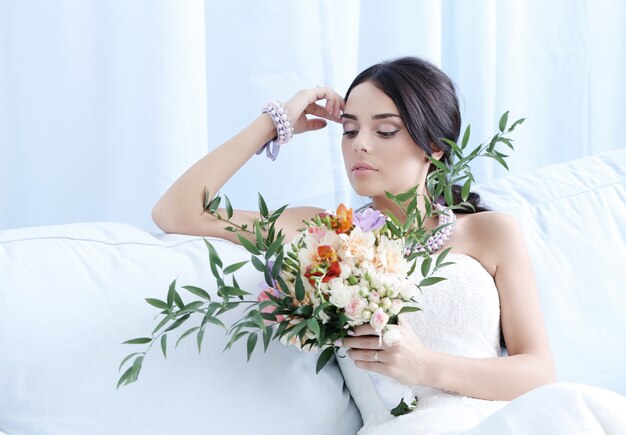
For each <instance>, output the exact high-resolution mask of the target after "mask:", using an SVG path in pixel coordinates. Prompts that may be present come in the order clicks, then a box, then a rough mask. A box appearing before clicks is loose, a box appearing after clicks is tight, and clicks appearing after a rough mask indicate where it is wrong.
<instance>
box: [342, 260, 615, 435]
mask: <svg viewBox="0 0 626 435" xmlns="http://www.w3.org/2000/svg"><path fill="white" fill-rule="evenodd" d="M446 260H447V261H452V262H454V263H455V264H453V265H449V266H446V267H444V268H442V269H440V270H439V271H438V272H437V273H436V276H443V277H445V278H447V279H446V280H445V281H442V282H440V283H438V284H436V285H434V286H431V287H425V288H424V289H423V293H422V294H421V295H420V296H419V298H418V306H419V307H420V308H421V309H422V311H418V312H415V313H407V314H404V315H403V316H404V317H405V319H406V320H407V321H408V322H409V323H410V324H411V326H412V327H413V329H414V331H415V333H416V334H417V336H418V337H419V338H420V339H421V340H422V342H423V343H424V345H425V346H426V347H428V348H430V349H433V350H437V351H441V352H446V353H450V354H455V355H461V356H466V357H474V358H487V357H498V356H500V355H501V349H500V303H499V297H498V290H497V288H496V286H495V283H494V280H493V278H492V277H491V275H490V274H489V273H488V272H487V270H485V268H483V266H482V265H481V264H480V263H479V262H478V261H477V260H476V259H474V258H473V257H470V256H468V255H464V254H448V256H447V258H446ZM413 276H415V279H416V280H417V279H421V276H420V274H419V267H418V269H417V271H416V272H415V273H414V275H413ZM339 353H340V354H341V353H342V352H341V351H340V352H339ZM337 360H338V362H339V366H340V367H341V370H342V372H343V374H344V379H345V381H346V385H347V386H348V388H349V390H350V393H351V394H352V397H353V398H354V401H355V403H356V405H357V406H358V408H359V410H360V411H361V415H362V417H363V423H364V426H363V428H362V429H361V430H360V431H359V433H358V435H383V434H384V435H389V434H393V435H402V434H458V433H463V432H467V431H470V430H471V429H472V428H474V429H473V430H471V433H477V434H482V433H494V434H495V433H520V434H521V433H544V432H543V431H540V432H535V430H536V429H537V428H538V427H539V428H541V427H542V426H541V425H544V426H545V424H544V423H541V422H535V423H533V422H532V418H528V416H525V417H523V418H519V417H520V416H521V415H523V413H520V412H519V408H520V405H519V404H518V403H519V402H520V401H521V402H522V405H521V408H522V409H524V408H528V407H530V408H536V407H537V406H541V402H542V400H541V396H542V395H541V394H540V395H539V396H540V397H537V394H536V393H535V395H534V396H533V395H531V393H533V392H530V393H527V394H528V395H531V397H530V399H528V400H526V401H525V399H524V396H526V395H523V396H521V397H520V398H518V399H516V400H515V401H513V402H505V401H488V400H481V399H474V398H470V397H466V396H460V395H456V394H450V393H446V392H444V391H442V390H438V389H434V388H428V387H422V386H419V385H412V386H407V385H403V384H401V383H399V382H397V381H396V380H394V379H392V378H389V377H387V376H383V375H380V374H378V373H375V372H368V371H365V370H361V369H359V368H357V367H356V366H355V365H354V364H353V362H352V360H351V359H350V358H349V357H345V358H341V357H338V358H337ZM551 385H556V386H557V387H556V389H557V390H559V391H556V392H555V391H553V390H555V387H548V388H547V390H549V391H547V393H546V392H545V391H544V394H543V396H545V397H546V401H547V403H548V402H549V403H551V404H552V406H554V398H555V395H556V396H559V395H567V396H569V397H572V394H571V393H572V391H574V390H575V391H576V394H583V395H584V394H586V393H585V392H586V391H587V390H584V391H583V389H580V388H576V387H571V386H566V387H561V386H559V385H560V384H551ZM584 387H585V388H587V389H589V388H593V387H588V386H584ZM581 388H582V386H581ZM541 389H544V390H546V387H541V388H539V389H537V390H541ZM561 390H563V391H561ZM597 390H600V389H597ZM595 393H598V391H595ZM595 393H594V394H595ZM605 393H606V394H607V395H609V396H610V399H611V400H613V401H612V402H611V403H612V404H616V406H617V405H619V406H620V407H619V409H622V410H626V398H624V396H621V395H618V394H617V393H612V392H609V391H606V390H602V392H601V395H603V394H605ZM414 396H417V397H418V405H417V408H416V409H415V410H414V411H412V412H411V413H409V414H406V415H402V416H399V417H393V416H391V414H390V413H389V411H390V409H392V408H394V407H395V406H396V405H397V404H398V403H399V401H400V399H401V398H405V402H407V403H410V401H411V399H412V398H413V397H414ZM602 400H604V398H602V399H601V400H600V401H602ZM611 400H609V402H610V401H611ZM578 402H580V400H579V401H578ZM509 403H511V404H515V405H516V406H513V407H510V406H506V405H508V404H509ZM622 406H624V408H622ZM509 408H511V409H513V410H514V411H510V412H507V410H508V409H509ZM516 409H517V410H516ZM581 412H582V413H583V414H584V413H585V412H586V411H585V410H583V411H581ZM509 414H513V415H509ZM611 414H614V413H611ZM490 416H492V418H488V417H490ZM494 417H496V418H494ZM570 417H572V418H574V419H573V420H572V424H573V425H574V426H577V425H578V424H577V423H576V422H575V420H576V418H578V417H577V416H571V415H570ZM559 418H560V420H559V421H560V422H563V416H560V417H559ZM594 419H595V417H594ZM518 420H519V421H518ZM529 421H530V422H529ZM594 421H595V420H594ZM481 422H483V424H485V422H486V423H488V424H490V425H491V426H490V427H489V429H487V427H485V430H479V429H480V428H481V426H483V425H482V424H480V423H481ZM502 422H504V423H502ZM511 424H512V427H518V429H521V430H520V431H519V432H517V431H513V432H512V427H511V426H510V425H511ZM529 424H534V425H535V426H532V428H531V427H530V426H527V425H529ZM624 424H625V426H623V427H624V428H626V422H625V423H624ZM477 425H478V426H477ZM538 425H539V426H538ZM505 427H506V429H504V428H505ZM524 427H526V429H524ZM620 427H622V426H620ZM502 429H504V432H501V430H502ZM475 430H478V431H477V432H474V431H475ZM527 430H531V432H527ZM546 433H547V432H546ZM553 433H554V432H553ZM590 433H596V432H590ZM598 433H604V432H602V431H600V432H598ZM625 433H626V432H625Z"/></svg>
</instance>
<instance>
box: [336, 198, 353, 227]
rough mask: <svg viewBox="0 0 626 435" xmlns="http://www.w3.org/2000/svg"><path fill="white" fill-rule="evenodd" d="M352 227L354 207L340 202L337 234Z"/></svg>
mask: <svg viewBox="0 0 626 435" xmlns="http://www.w3.org/2000/svg"><path fill="white" fill-rule="evenodd" d="M350 228H352V209H351V208H346V206H345V205H343V203H342V204H339V207H337V227H336V228H334V229H335V232H336V233H337V234H341V233H345V232H348V231H349V230H350Z"/></svg>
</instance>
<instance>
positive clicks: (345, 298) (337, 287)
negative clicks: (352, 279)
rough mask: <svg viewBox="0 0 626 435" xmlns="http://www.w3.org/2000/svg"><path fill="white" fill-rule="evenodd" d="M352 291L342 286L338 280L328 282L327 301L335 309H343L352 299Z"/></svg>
mask: <svg viewBox="0 0 626 435" xmlns="http://www.w3.org/2000/svg"><path fill="white" fill-rule="evenodd" d="M352 294H353V291H352V289H351V288H350V287H348V286H346V285H344V284H343V281H342V280H341V279H339V278H334V279H332V280H330V298H329V299H328V300H329V302H330V303H331V304H333V305H334V306H336V307H337V308H343V307H345V306H346V305H348V303H349V302H350V299H352Z"/></svg>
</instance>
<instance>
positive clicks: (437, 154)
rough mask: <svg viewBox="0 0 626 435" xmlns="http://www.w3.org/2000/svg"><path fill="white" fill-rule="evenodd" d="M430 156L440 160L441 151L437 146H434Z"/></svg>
mask: <svg viewBox="0 0 626 435" xmlns="http://www.w3.org/2000/svg"><path fill="white" fill-rule="evenodd" d="M431 157H432V158H433V159H437V160H441V158H442V157H443V151H441V150H440V149H439V148H435V150H434V151H433V153H432V155H431Z"/></svg>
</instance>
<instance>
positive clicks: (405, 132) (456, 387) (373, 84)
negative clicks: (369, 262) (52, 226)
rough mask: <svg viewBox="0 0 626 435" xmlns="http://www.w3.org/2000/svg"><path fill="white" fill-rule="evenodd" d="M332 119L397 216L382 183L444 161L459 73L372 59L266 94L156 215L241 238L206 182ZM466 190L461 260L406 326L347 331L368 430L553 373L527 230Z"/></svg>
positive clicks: (367, 179) (410, 179) (539, 381)
mask: <svg viewBox="0 0 626 435" xmlns="http://www.w3.org/2000/svg"><path fill="white" fill-rule="evenodd" d="M307 115H312V116H313V117H311V118H308V117H307ZM327 122H337V123H341V124H342V125H343V130H344V133H343V139H342V143H341V147H342V153H343V158H344V162H345V168H346V173H347V176H348V178H349V181H350V183H351V185H352V187H353V188H354V190H355V192H356V193H357V194H359V195H361V196H365V197H369V198H370V199H371V204H369V207H371V208H373V209H375V210H380V211H381V212H383V213H390V212H391V213H394V214H395V215H396V216H397V217H398V218H399V219H400V220H401V221H402V214H401V213H400V210H399V208H398V207H397V206H396V205H395V204H394V203H393V202H391V201H390V200H388V199H387V197H386V195H385V191H389V192H391V193H394V194H398V193H400V192H404V191H407V190H408V189H410V188H411V187H413V186H414V185H416V184H417V185H419V186H424V183H425V180H426V177H427V175H428V172H429V169H430V167H431V163H430V161H429V160H428V156H431V157H433V158H435V159H438V160H440V161H442V162H444V163H446V162H447V161H448V158H449V155H450V152H451V149H450V146H449V145H448V144H447V143H446V142H445V141H442V140H441V138H446V139H449V140H452V141H456V140H457V138H458V136H459V132H460V127H461V116H460V112H459V104H458V98H457V95H456V92H455V89H454V85H453V83H452V82H451V80H450V79H449V77H447V76H446V75H445V74H444V73H443V72H442V71H441V70H439V69H438V68H437V67H435V66H434V65H432V64H430V63H429V62H426V61H424V60H421V59H418V58H412V57H405V58H400V59H396V60H392V61H388V62H383V63H380V64H377V65H374V66H372V67H370V68H368V69H366V70H365V71H363V72H362V73H361V74H359V75H358V76H357V77H356V78H355V80H354V82H353V83H352V84H351V85H350V87H349V89H348V91H347V93H346V96H345V100H344V99H343V98H342V97H341V96H340V95H339V94H337V93H336V92H335V91H333V90H332V89H330V88H327V87H316V88H312V89H305V90H302V91H300V92H298V93H297V94H296V95H294V96H293V97H292V98H291V99H290V100H289V101H287V102H285V103H284V104H280V103H278V102H272V103H270V104H269V105H268V106H266V107H265V108H264V109H263V113H262V114H260V115H259V116H258V117H257V118H256V119H255V120H254V121H253V122H252V123H251V124H250V125H249V126H247V127H246V128H245V129H243V130H242V131H241V132H240V133H238V134H237V135H235V136H234V137H233V138H232V139H230V140H228V141H227V142H225V143H224V144H222V145H221V146H219V147H218V148H216V149H215V150H213V151H212V152H210V153H209V154H208V155H206V156H204V157H203V158H202V159H201V160H199V161H198V162H197V163H195V164H194V165H193V166H192V167H190V168H189V169H188V170H187V171H186V172H185V173H184V174H183V175H182V176H181V177H180V178H179V179H178V180H176V182H175V183H174V184H173V185H172V186H171V187H170V188H169V190H168V191H167V192H166V193H165V194H164V195H163V196H162V198H161V199H160V200H159V201H158V203H157V204H156V205H155V207H154V209H153V212H152V217H153V220H154V222H155V223H156V224H157V225H158V226H159V227H160V228H161V229H162V230H164V231H165V232H173V233H174V232H175V233H180V234H190V235H198V236H212V237H220V238H223V239H227V240H230V241H232V242H235V243H239V240H238V239H237V237H236V235H235V234H234V233H232V232H229V231H227V230H226V229H225V227H226V226H228V224H225V223H224V222H223V221H219V220H217V219H215V218H214V217H212V216H211V215H209V214H207V213H203V211H204V208H203V205H204V202H203V199H204V191H205V187H206V188H207V189H208V191H209V193H210V194H211V195H214V194H215V193H216V192H218V191H219V190H220V188H221V187H222V186H223V185H224V183H225V182H226V181H227V180H228V179H229V178H230V177H232V176H233V175H234V174H235V173H236V172H237V171H238V170H239V168H241V167H242V166H243V165H244V164H245V163H246V162H247V161H248V160H249V159H250V158H251V157H252V156H253V155H254V154H255V153H256V154H259V153H261V152H263V151H264V152H266V153H267V155H268V156H269V157H270V158H272V159H275V158H276V156H277V154H278V152H279V150H280V146H281V145H283V144H285V143H287V142H288V141H289V140H290V139H291V137H292V135H295V134H301V133H305V132H307V131H312V130H318V129H321V128H324V127H325V126H326V125H327ZM420 193H423V194H424V193H426V192H425V191H422V192H420ZM458 196H459V197H460V194H459V195H458ZM457 199H458V201H459V202H460V198H457ZM470 202H472V203H473V204H474V206H475V210H466V211H464V212H462V213H461V212H459V211H457V214H456V216H454V217H455V218H456V220H454V223H455V224H454V226H453V232H452V233H451V235H449V237H448V240H447V241H445V247H451V254H450V258H451V259H452V261H454V263H455V264H454V265H451V266H447V267H445V268H443V269H441V271H442V272H443V273H442V275H444V276H446V277H447V278H448V279H447V280H446V281H443V282H442V283H440V284H438V285H436V286H433V287H427V288H425V290H424V291H423V294H422V296H421V300H420V301H419V306H420V308H422V310H423V311H420V312H417V313H410V314H406V315H402V316H401V318H400V324H399V326H398V329H399V330H400V332H401V335H402V339H401V340H400V341H399V342H398V343H396V344H394V345H393V346H387V345H385V344H382V345H381V343H380V341H379V338H378V336H377V335H375V334H374V331H373V329H372V328H371V327H370V326H368V325H363V326H360V327H357V328H356V329H355V331H354V332H355V334H354V335H353V336H352V337H349V338H346V339H345V340H344V341H343V343H342V345H343V346H344V347H345V348H346V349H349V350H347V356H348V357H349V358H344V359H345V361H343V362H342V361H340V363H341V367H342V370H343V371H344V376H345V377H346V381H347V384H348V386H349V388H350V390H351V393H352V394H353V396H354V398H355V401H356V403H357V405H358V406H359V408H360V410H361V413H362V415H363V420H364V423H365V427H364V428H363V429H362V430H361V431H360V433H363V434H366V433H367V434H370V433H454V432H458V431H461V430H463V429H468V428H470V427H472V426H475V425H476V424H478V423H479V422H480V421H481V420H483V419H485V418H486V417H488V416H489V415H490V414H492V413H494V412H498V410H499V409H500V408H502V407H503V406H504V405H506V404H507V401H510V400H512V399H515V398H517V397H519V396H521V395H523V394H524V393H527V392H529V391H531V390H533V389H535V388H537V387H540V386H542V385H544V384H548V383H552V382H554V381H555V379H556V375H555V367H554V363H553V359H552V354H551V350H550V344H549V342H548V338H547V334H546V330H545V327H544V321H543V318H542V314H541V307H540V303H539V297H538V291H537V288H536V285H535V281H534V277H533V270H532V266H531V261H530V258H529V254H528V252H527V249H526V247H525V244H524V239H523V236H522V233H521V231H520V229H519V227H518V225H517V224H516V222H515V220H514V219H513V218H512V217H510V216H508V215H505V214H501V213H496V212H491V211H487V210H486V208H485V207H483V206H482V205H481V204H480V201H479V197H478V195H475V194H471V195H470ZM222 211H223V210H222ZM421 211H422V213H424V204H423V203H422V204H421ZM321 212H324V210H323V209H320V208H316V207H291V208H287V209H286V210H285V211H284V213H283V214H282V215H281V217H280V218H279V220H278V222H277V227H279V228H282V229H283V231H284V233H286V240H290V239H291V238H292V237H293V236H294V235H295V234H296V232H297V230H298V228H300V227H301V226H302V221H303V220H308V219H311V218H312V217H313V216H315V215H316V214H318V213H321ZM448 213H449V215H450V216H453V214H452V212H451V210H448ZM258 217H259V214H258V212H254V211H245V210H235V211H234V214H233V217H232V219H231V220H232V221H233V222H235V223H237V224H239V225H243V224H248V225H251V224H252V223H253V222H254V220H255V219H256V218H258ZM437 226H438V221H437V218H436V217H434V216H433V217H430V218H429V220H427V221H426V227H427V228H430V229H433V228H436V227H437ZM444 239H445V238H444ZM444 239H442V241H443V240H444ZM437 248H438V249H442V248H441V246H440V245H436V246H435V247H434V249H437ZM501 342H503V343H504V344H505V346H506V356H502V354H501V348H500V344H501ZM340 360H341V359H340ZM368 388H369V390H371V391H373V394H371V395H369V396H368V395H367V393H366V392H367V391H368ZM414 396H417V399H418V402H417V408H416V409H415V410H413V411H412V412H411V413H409V414H406V415H403V416H400V417H397V418H392V417H391V416H390V415H389V409H391V408H392V407H394V406H395V405H396V404H397V403H398V401H399V399H400V398H401V397H406V398H407V400H408V399H410V398H412V397H414ZM505 408H506V407H505ZM500 412H501V411H500Z"/></svg>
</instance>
